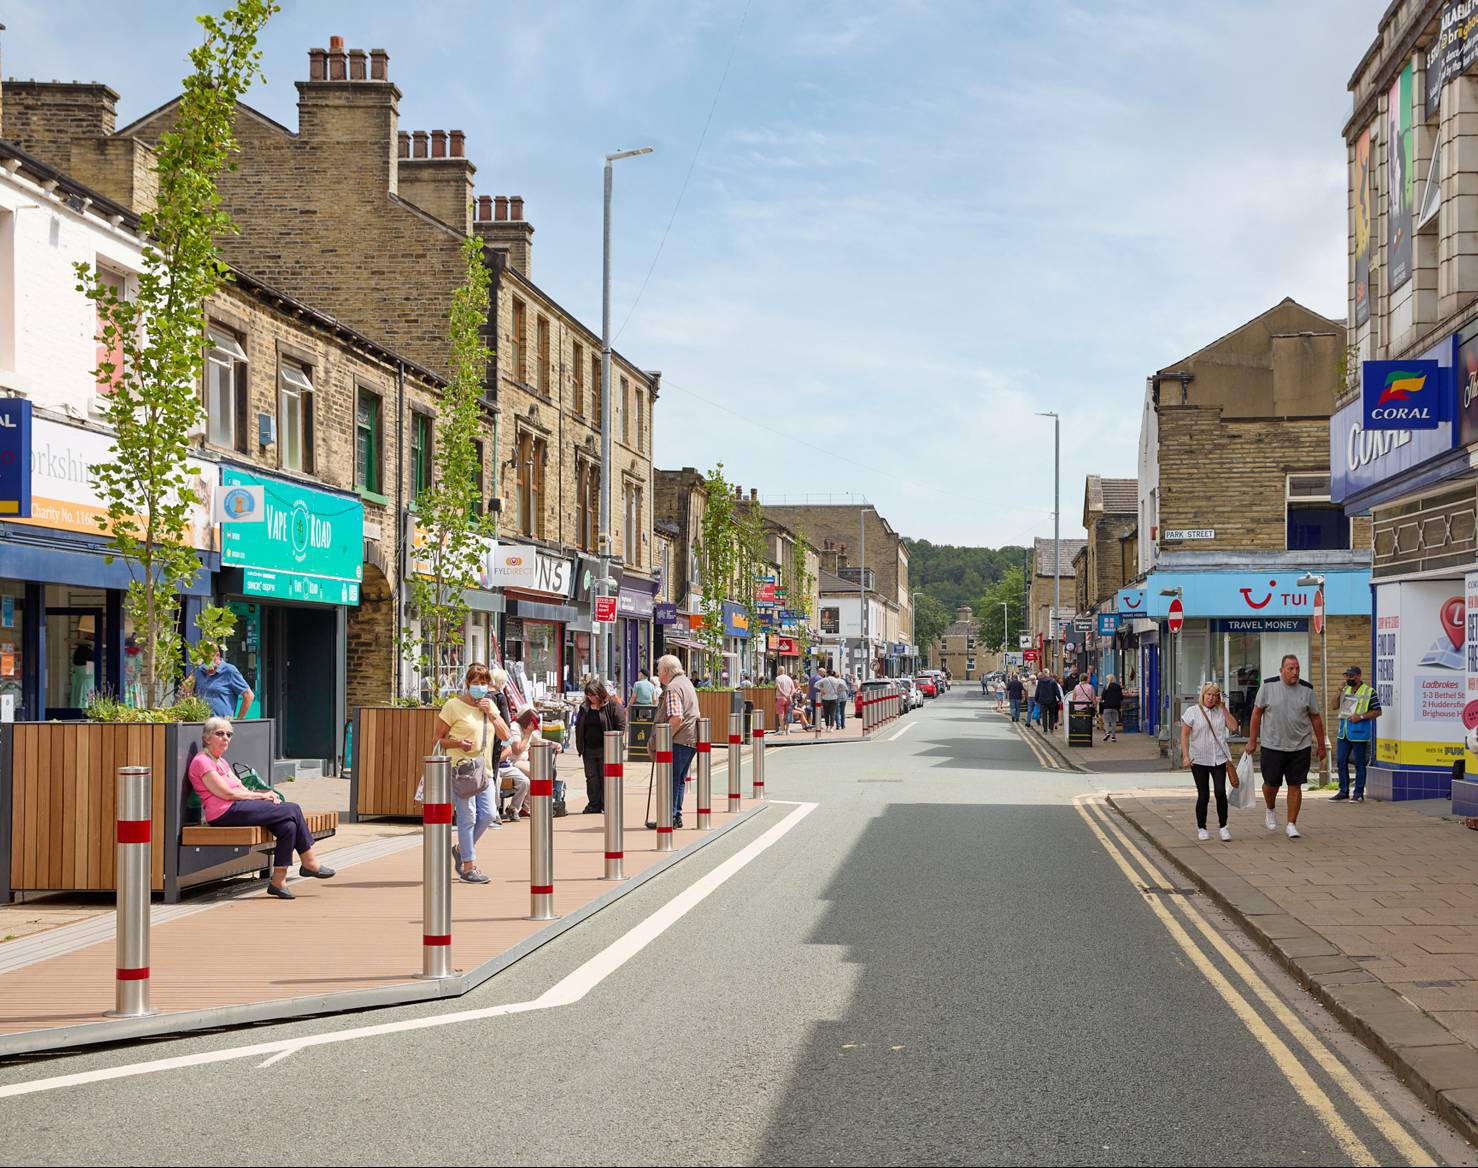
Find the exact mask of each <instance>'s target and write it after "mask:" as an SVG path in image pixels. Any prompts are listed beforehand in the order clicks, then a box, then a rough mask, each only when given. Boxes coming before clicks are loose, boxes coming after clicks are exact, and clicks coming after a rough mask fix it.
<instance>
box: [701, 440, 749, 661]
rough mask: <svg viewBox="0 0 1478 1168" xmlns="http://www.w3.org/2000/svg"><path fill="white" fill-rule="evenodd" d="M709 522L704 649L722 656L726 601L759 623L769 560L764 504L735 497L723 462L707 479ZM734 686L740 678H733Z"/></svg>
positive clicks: (703, 538) (705, 507) (706, 513)
mask: <svg viewBox="0 0 1478 1168" xmlns="http://www.w3.org/2000/svg"><path fill="white" fill-rule="evenodd" d="M704 496H705V501H704V504H703V523H702V527H701V529H700V532H701V534H700V539H701V542H702V549H701V550H702V555H703V627H702V628H701V629H700V630H699V631H698V638H699V641H700V642H701V643H702V644H703V647H704V648H705V649H706V650H708V652H710V653H712V654H713V655H714V657H715V658H716V659H718V660H722V659H723V652H724V601H725V600H730V601H733V602H734V603H737V604H738V605H740V606H741V607H742V608H743V609H744V612H745V614H746V616H747V618H748V619H749V622H750V627H751V631H753V627H754V585H755V580H756V577H757V576H758V565H759V564H760V563H761V562H763V560H764V517H763V515H762V514H761V512H760V509H759V508H758V507H754V506H750V505H748V504H746V503H744V502H742V501H740V500H739V499H737V498H735V494H734V485H733V484H732V483H730V482H728V481H727V480H726V479H725V478H724V464H723V463H719V464H718V465H717V466H715V467H714V468H713V469H712V470H711V471H709V472H708V475H707V476H706V478H705V480H704ZM729 680H730V681H731V683H733V684H734V685H738V684H739V679H738V678H737V677H733V678H730V679H729Z"/></svg>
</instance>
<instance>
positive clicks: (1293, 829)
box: [1288, 823, 1299, 839]
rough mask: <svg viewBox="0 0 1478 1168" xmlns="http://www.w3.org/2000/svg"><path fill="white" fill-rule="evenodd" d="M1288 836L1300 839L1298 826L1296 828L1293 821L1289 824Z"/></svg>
mask: <svg viewBox="0 0 1478 1168" xmlns="http://www.w3.org/2000/svg"><path fill="white" fill-rule="evenodd" d="M1288 838H1289V839H1298V838H1299V835H1298V828H1296V827H1295V826H1294V825H1293V824H1291V823H1290V824H1289V825H1288Z"/></svg>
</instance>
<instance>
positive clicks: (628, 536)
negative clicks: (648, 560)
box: [622, 483, 642, 567]
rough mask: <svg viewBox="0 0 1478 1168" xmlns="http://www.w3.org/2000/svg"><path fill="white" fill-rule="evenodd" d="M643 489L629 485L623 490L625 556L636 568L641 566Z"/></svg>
mask: <svg viewBox="0 0 1478 1168" xmlns="http://www.w3.org/2000/svg"><path fill="white" fill-rule="evenodd" d="M641 494H642V493H641V488H640V487H638V486H634V485H633V484H631V483H627V484H626V485H625V486H624V487H623V488H622V497H623V501H624V504H625V505H624V508H623V510H624V514H625V523H624V525H623V526H624V531H623V537H624V544H623V549H624V554H625V557H626V562H627V563H628V564H632V565H634V566H636V567H640V566H641V562H642V556H641Z"/></svg>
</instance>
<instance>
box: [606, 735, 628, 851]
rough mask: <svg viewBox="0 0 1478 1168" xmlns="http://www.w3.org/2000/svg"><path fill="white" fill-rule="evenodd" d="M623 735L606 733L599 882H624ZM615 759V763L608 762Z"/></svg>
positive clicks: (624, 768)
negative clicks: (603, 852) (602, 853)
mask: <svg viewBox="0 0 1478 1168" xmlns="http://www.w3.org/2000/svg"><path fill="white" fill-rule="evenodd" d="M625 757H626V735H625V734H624V733H622V732H621V731H620V730H607V731H606V739H605V759H606V764H605V780H604V781H605V796H604V799H605V808H606V874H605V875H604V876H602V877H601V879H602V880H625V879H626V850H625V849H626V792H625V783H624V779H625V774H626V765H625V762H624V761H623V760H624V759H625ZM612 759H615V760H616V761H615V762H612V761H611V760H612Z"/></svg>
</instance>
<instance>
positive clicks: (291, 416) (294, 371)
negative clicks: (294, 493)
mask: <svg viewBox="0 0 1478 1168" xmlns="http://www.w3.org/2000/svg"><path fill="white" fill-rule="evenodd" d="M277 381H278V396H277V465H278V466H281V467H283V468H284V469H286V470H300V471H303V472H304V473H306V474H312V473H313V380H312V378H310V377H309V376H308V371H307V370H306V369H303V368H300V367H298V366H297V365H292V364H289V363H288V362H286V361H284V362H283V363H282V364H281V366H280V367H279V369H278V378H277Z"/></svg>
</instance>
